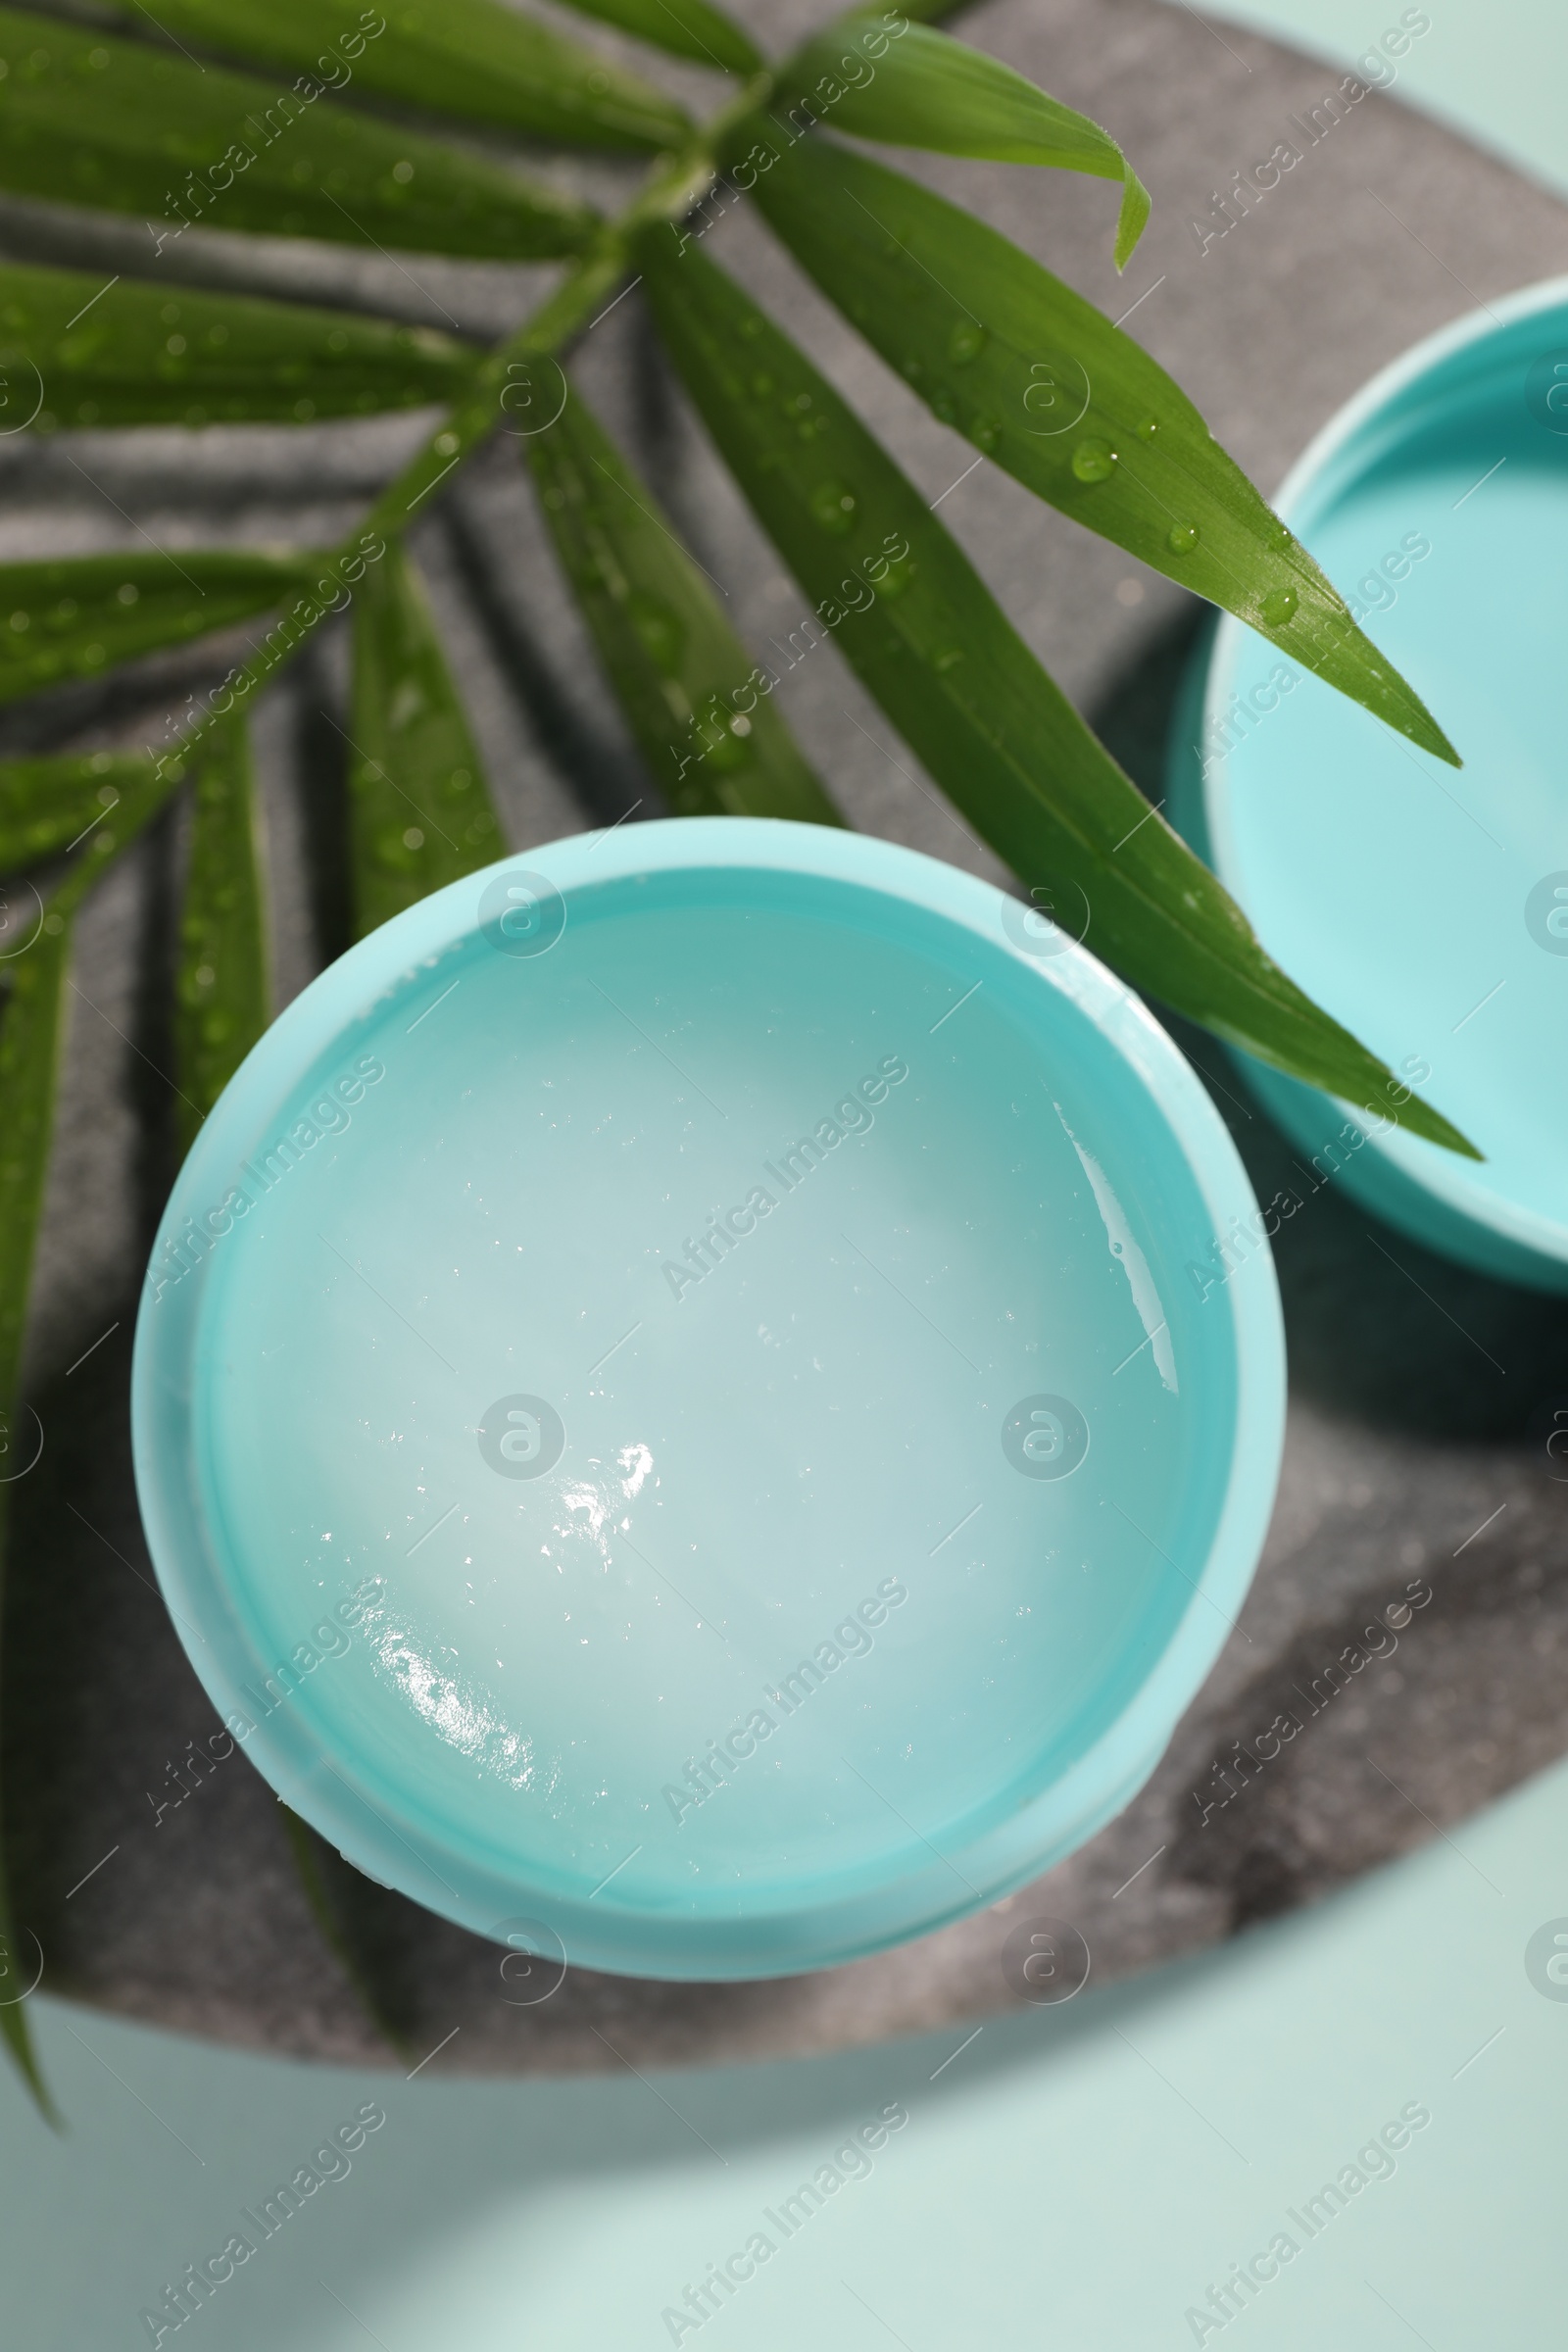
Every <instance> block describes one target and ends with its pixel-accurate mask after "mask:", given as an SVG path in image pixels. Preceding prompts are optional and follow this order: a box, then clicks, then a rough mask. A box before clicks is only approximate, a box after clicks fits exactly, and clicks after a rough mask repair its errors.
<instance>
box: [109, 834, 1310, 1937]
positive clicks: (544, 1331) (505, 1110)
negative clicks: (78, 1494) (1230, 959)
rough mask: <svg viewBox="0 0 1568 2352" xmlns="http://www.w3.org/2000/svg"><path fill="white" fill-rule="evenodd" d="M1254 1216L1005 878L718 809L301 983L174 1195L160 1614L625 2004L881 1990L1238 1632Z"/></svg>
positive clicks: (1190, 1115) (1249, 1478) (389, 1834)
mask: <svg viewBox="0 0 1568 2352" xmlns="http://www.w3.org/2000/svg"><path fill="white" fill-rule="evenodd" d="M1238 1223H1242V1224H1245V1225H1247V1226H1248V1227H1249V1229H1250V1230H1256V1229H1257V1214H1256V1204H1255V1201H1254V1200H1253V1197H1252V1194H1251V1192H1250V1188H1249V1185H1248V1182H1247V1178H1246V1176H1245V1174H1244V1172H1243V1169H1242V1167H1241V1164H1240V1162H1239V1160H1238V1158H1237V1156H1236V1153H1235V1151H1234V1149H1233V1147H1232V1145H1231V1143H1230V1140H1229V1137H1228V1136H1227V1134H1226V1132H1225V1129H1224V1127H1223V1125H1222V1124H1221V1122H1220V1120H1219V1119H1218V1117H1217V1116H1216V1114H1215V1112H1214V1110H1213V1108H1212V1106H1211V1105H1210V1103H1209V1101H1208V1099H1207V1097H1206V1095H1205V1094H1204V1093H1203V1091H1202V1089H1201V1086H1200V1085H1199V1083H1198V1081H1197V1079H1196V1078H1195V1076H1194V1075H1193V1073H1192V1071H1191V1070H1190V1068H1189V1067H1188V1065H1187V1064H1186V1062H1185V1061H1184V1060H1183V1059H1182V1057H1181V1055H1180V1054H1178V1053H1177V1052H1176V1050H1175V1048H1174V1047H1173V1046H1172V1045H1171V1043H1170V1041H1169V1040H1168V1039H1167V1038H1166V1036H1165V1035H1164V1033H1163V1031H1162V1030H1161V1029H1160V1028H1159V1027H1158V1026H1157V1024H1156V1023H1155V1022H1154V1021H1153V1020H1152V1018H1151V1016H1150V1014H1149V1013H1148V1012H1147V1011H1146V1010H1145V1009H1144V1007H1143V1006H1142V1005H1140V1004H1139V1002H1138V1001H1137V999H1136V998H1135V997H1133V996H1132V994H1131V993H1130V992H1129V991H1128V990H1127V989H1126V988H1124V987H1123V986H1122V985H1121V983H1120V982H1119V981H1117V980H1115V979H1114V978H1113V977H1112V976H1111V975H1110V974H1109V973H1108V972H1106V971H1105V970H1104V969H1103V967H1102V966H1101V965H1100V964H1099V963H1098V962H1097V961H1096V960H1095V959H1094V957H1093V956H1089V955H1088V954H1086V953H1085V952H1084V951H1083V950H1082V949H1080V948H1079V947H1077V946H1076V945H1074V944H1073V942H1072V941H1071V940H1069V939H1068V938H1066V937H1065V936H1064V935H1063V934H1062V933H1061V932H1059V931H1057V930H1056V929H1055V928H1054V926H1053V925H1051V924H1050V923H1049V922H1046V921H1044V920H1043V919H1042V918H1041V917H1040V916H1039V915H1038V914H1036V913H1034V912H1033V911H1032V910H1031V909H1030V908H1028V907H1024V906H1022V905H1021V904H1020V903H1018V902H1017V901H1015V900H1013V899H1010V898H1007V897H1005V896H1004V895H1003V894H1002V893H1001V892H999V891H997V890H996V889H994V888H992V887H991V886H990V885H989V884H987V883H983V882H979V881H976V880H974V879H973V878H971V877H970V876H968V875H965V874H962V873H959V872H957V871H956V870H955V869H954V868H952V867H950V866H947V865H943V864H939V863H936V862H935V861H933V860H931V859H929V858H923V857H919V856H917V855H915V854H914V853H913V852H911V851H908V850H905V849H901V848H896V847H894V846H892V845H891V844H889V843H887V842H883V841H877V840H871V839H867V838H865V837H862V836H859V835H857V834H853V833H846V832H837V831H832V830H829V829H826V828H818V827H813V826H805V825H792V824H782V823H771V822H761V821H751V820H746V819H727V818H700V819H699V818H690V819H682V820H675V821H670V822H660V823H650V824H641V825H628V826H624V827H622V828H620V829H619V830H615V831H612V832H609V833H601V834H594V835H585V836H582V837H580V838H577V839H573V840H568V841H561V842H555V843H552V844H550V845H548V846H546V847H543V848H539V849H534V850H530V851H528V852H526V853H524V854H522V855H520V856H518V857H515V858H508V859H506V860H504V861H503V862H502V863H501V864H499V865H496V866H494V867H492V868H491V869H490V870H489V871H487V872H485V873H482V874H477V875H474V876H471V877H470V878H468V879H466V880H465V881H463V882H460V883H454V884H453V885H452V886H451V887H450V888H448V889H446V890H443V891H441V892H439V893H438V894H436V895H435V896H434V897H432V898H430V899H428V900H426V901H424V902H423V903H422V904H421V905H419V906H417V907H414V908H412V909H410V910H409V911H408V912H407V913H405V914H403V915H400V916H399V917H397V919H396V920H394V921H392V922H390V923H388V924H386V925H385V927H384V928H383V929H381V930H379V931H376V932H375V933H373V934H372V935H371V936H370V937H369V938H368V939H366V940H364V941H362V942H361V943H360V944H359V945H358V946H357V947H355V948H354V949H352V950H351V951H350V953H349V954H347V955H346V956H343V957H342V958H341V960H340V961H338V962H337V963H335V964H333V965H332V966H331V968H330V969H329V970H328V971H326V972H324V973H323V974H322V975H321V976H320V978H319V979H318V980H317V981H315V982H314V983H313V985H312V986H311V987H309V988H308V989H307V990H306V991H305V992H304V994H303V995H302V996H300V997H299V998H298V999H297V1000H296V1001H295V1002H294V1003H293V1004H292V1005H289V1007H288V1009H287V1010H286V1011H285V1012H284V1013H283V1014H282V1016H281V1017H280V1018H279V1019H278V1020H277V1021H276V1022H275V1023H274V1025H273V1026H272V1028H271V1029H270V1030H269V1032H268V1033H267V1035H266V1036H265V1037H264V1038H263V1039H262V1041H261V1043H260V1044H259V1045H258V1046H257V1048H256V1049H255V1051H254V1052H253V1053H252V1054H250V1056H249V1058H248V1059H247V1060H246V1061H245V1063H244V1064H243V1066H242V1067H241V1069H240V1070H239V1071H238V1073H237V1074H236V1076H235V1077H234V1079H233V1081H232V1082H231V1084H230V1085H229V1087H228V1088H227V1090H226V1092H225V1093H224V1095H223V1096H222V1098H221V1102H220V1103H218V1105H217V1107H216V1109H215V1110H214V1112H213V1114H212V1116H211V1117H210V1119H209V1120H208V1122H207V1124H206V1126H205V1127H204V1128H203V1130H202V1132H201V1135H200V1137H199V1139H198V1141H197V1143H196V1146H195V1148H194V1150H193V1151H192V1152H191V1154H190V1156H189V1158H188V1159H187V1161H186V1163H185V1165H184V1167H183V1169H182V1171H181V1173H180V1176H179V1179H178V1182H177V1184H176V1186H175V1188H174V1192H173V1197H172V1200H171V1201H170V1204H169V1208H168V1212H167V1214H166V1216H165V1218H164V1222H163V1225H162V1228H161V1230H160V1232H159V1235H158V1240H157V1244H156V1247H155V1249H154V1251H153V1255H152V1260H151V1263H150V1266H149V1269H148V1275H147V1285H146V1291H145V1295H144V1299H143V1303H142V1307H141V1311H140V1318H139V1322H138V1326H137V1335H136V1355H135V1370H134V1398H133V1420H134V1443H135V1461H136V1475H137V1482H138V1489H139V1493H140V1498H141V1505H142V1511H143V1516H144V1520H145V1525H146V1530H147V1536H148V1541H149V1544H150V1545H151V1549H152V1554H153V1558H154V1560H155V1562H156V1565H157V1570H158V1575H159V1578H160V1580H161V1583H162V1586H163V1590H164V1593H165V1594H166V1596H167V1599H168V1602H169V1605H170V1608H171V1610H172V1614H173V1617H174V1620H175V1622H176V1624H177V1626H178V1628H179V1631H180V1633H181V1636H182V1638H183V1640H184V1642H185V1644H186V1647H187V1649H188V1652H189V1655H190V1659H191V1663H192V1665H193V1666H194V1668H195V1670H196V1672H197V1674H198V1675H199V1676H200V1678H201V1681H202V1683H203V1684H204V1686H205V1688H206V1690H207V1691H208V1692H209V1693H210V1695H211V1697H212V1699H213V1702H214V1704H215V1705H216V1706H217V1707H218V1709H219V1710H220V1712H221V1715H222V1716H223V1718H224V1720H225V1722H227V1723H228V1725H229V1727H230V1729H231V1730H232V1731H233V1733H234V1735H235V1737H236V1738H237V1739H239V1740H240V1741H241V1743H242V1744H243V1745H244V1747H245V1749H246V1751H247V1752H248V1753H249V1755H250V1756H251V1758H252V1760H253V1761H254V1762H255V1763H256V1765H257V1766H258V1767H259V1769H260V1770H261V1771H262V1772H263V1773H264V1774H265V1775H266V1777H267V1779H268V1780H269V1781H270V1783H271V1784H272V1786H273V1787H274V1788H275V1789H277V1790H278V1791H279V1793H280V1794H281V1795H282V1796H284V1797H285V1798H286V1799H287V1801H288V1802H289V1804H290V1805H292V1806H294V1807H295V1808H296V1809H297V1810H298V1811H299V1812H300V1813H301V1814H302V1815H304V1817H305V1818H306V1819H307V1820H308V1821H310V1822H312V1823H313V1824H314V1825H315V1826H316V1828H317V1829H318V1830H319V1831H320V1832H321V1834H322V1835H323V1836H324V1837H326V1838H329V1839H331V1841H332V1842H333V1844H334V1845H336V1846H337V1847H339V1848H340V1849H341V1850H342V1852H343V1853H344V1854H346V1855H347V1856H348V1858H349V1859H350V1860H351V1861H352V1862H354V1863H356V1864H357V1865H358V1866H359V1867H360V1868H361V1869H363V1870H364V1871H366V1872H368V1874H369V1875H371V1876H372V1877H374V1878H375V1879H377V1880H379V1881H381V1882H383V1883H384V1884H387V1885H390V1886H393V1887H399V1888H401V1889H402V1890H403V1891H404V1892H405V1893H407V1894H409V1895H411V1896H412V1897H414V1898H415V1899H416V1900H417V1901H418V1902H420V1903H422V1904H425V1905H427V1906H428V1907H429V1908H430V1909H432V1910H434V1911H437V1912H440V1913H443V1914H445V1915H446V1916H447V1917H448V1918H450V1919H453V1920H456V1921H458V1922H460V1923H461V1924H462V1925H463V1926H465V1927H466V1928H469V1929H472V1930H474V1931H476V1932H477V1933H479V1934H481V1935H485V1936H492V1937H494V1938H495V1939H497V1940H498V1941H500V1942H508V1941H510V1942H512V1943H513V1944H515V1945H516V1946H517V1947H518V1948H519V1949H521V1950H523V1951H526V1952H531V1953H537V1954H539V1955H540V1956H541V1958H544V1959H547V1960H548V1961H551V1962H555V1963H565V1964H572V1965H582V1966H586V1967H590V1968H596V1969H608V1970H613V1971H618V1972H620V1973H622V1974H626V1975H642V1976H649V1977H663V1978H687V1979H710V1980H719V1979H732V1978H748V1977H767V1976H779V1975H784V1974H788V1973H791V1972H794V1971H797V1970H804V1969H812V1968H821V1967H826V1966H828V1965H830V1964H832V1963H834V1962H837V1961H843V1960H847V1959H851V1958H854V1957H856V1956H857V1955H859V1954H862V1953H866V1952H869V1951H873V1950H875V1949H877V1948H878V1947H880V1946H883V1945H886V1944H890V1943H893V1942H896V1941H899V1940H900V1939H903V1938H905V1937H908V1936H916V1935H919V1934H920V1933H922V1932H923V1931H925V1930H928V1929H932V1928H935V1927H937V1926H939V1925H941V1924H942V1923H943V1922H944V1921H946V1920H950V1919H952V1918H954V1917H956V1915H958V1914H960V1913H964V1912H967V1911H971V1910H973V1909H975V1908H976V1907H978V1906H980V1905H983V1904H986V1903H989V1902H993V1901H995V1900H996V1899H997V1898H998V1897H999V1896H1001V1895H1002V1894H1005V1892H1007V1891H1008V1890H1009V1889H1010V1888H1012V1887H1017V1886H1019V1885H1021V1884H1023V1883H1024V1882H1026V1881H1028V1880H1029V1879H1031V1878H1033V1877H1034V1876H1035V1875H1036V1874H1037V1873H1039V1872H1040V1871H1042V1870H1043V1869H1045V1868H1046V1867H1047V1866H1048V1865H1049V1864H1051V1863H1052V1862H1054V1861H1055V1860H1057V1859H1058V1858H1059V1857H1060V1856H1062V1855H1063V1854H1065V1853H1067V1852H1068V1851H1070V1850H1071V1849H1072V1848H1073V1847H1074V1846H1076V1845H1078V1844H1079V1843H1081V1841H1082V1840H1083V1839H1084V1838H1087V1837H1089V1836H1090V1834H1091V1833H1092V1832H1093V1831H1094V1830H1095V1829H1096V1828H1097V1827H1099V1826H1100V1825H1101V1824H1102V1823H1103V1822H1104V1821H1105V1820H1107V1819H1108V1818H1109V1817H1110V1816H1111V1815H1113V1814H1114V1813H1115V1812H1116V1811H1117V1810H1118V1809H1119V1808H1120V1807H1121V1806H1123V1805H1124V1804H1125V1803H1126V1802H1127V1800H1128V1799H1129V1797H1130V1796H1132V1794H1133V1793H1134V1792H1135V1791H1136V1790H1137V1789H1138V1788H1139V1787H1140V1786H1141V1785H1142V1783H1143V1782H1144V1781H1145V1779H1146V1778H1147V1777H1148V1775H1149V1773H1150V1772H1151V1771H1152V1768H1153V1766H1154V1764H1155V1763H1156V1761H1157V1760H1158V1758H1159V1755H1160V1753H1161V1751H1162V1750H1163V1748H1164V1747H1165V1745H1166V1743H1167V1741H1168V1740H1169V1739H1170V1736H1171V1733H1172V1731H1173V1729H1174V1727H1175V1725H1176V1722H1177V1720H1178V1718H1179V1717H1180V1715H1181V1714H1182V1712H1183V1710H1184V1709H1185V1708H1186V1706H1187V1705H1188V1703H1189V1701H1190V1700H1191V1699H1192V1697H1193V1695H1194V1693H1195V1692H1196V1691H1197V1690H1198V1689H1199V1686H1200V1685H1201V1682H1202V1680H1203V1677H1204V1675H1205V1673H1206V1672H1207V1670H1208V1667H1209V1665H1210V1664H1211V1662H1212V1660H1213V1658H1214V1656H1215V1654H1216V1652H1217V1651H1218V1650H1219V1648H1220V1646H1221V1644H1222V1643H1223V1642H1224V1641H1225V1639H1226V1637H1227V1634H1228V1633H1229V1631H1230V1630H1231V1627H1232V1625H1233V1622H1234V1619H1235V1616H1236V1612H1237V1610H1238V1608H1239V1607H1240V1606H1241V1603H1242V1600H1243V1598H1244V1596H1245V1594H1246V1592H1247V1588H1248V1584H1249V1580H1250V1576H1251V1573H1252V1569H1253V1566H1254V1563H1255V1561H1256V1558H1257V1554H1258V1551H1259V1548H1260V1545H1261V1543H1262V1540H1263V1535H1264V1531H1265V1528H1266V1525H1267V1521H1268V1516H1269V1510H1270V1505H1271V1502H1272V1498H1273V1494H1274V1486H1275V1480H1276V1475H1277V1471H1278V1464H1279V1454H1280V1444H1281V1433H1282V1426H1283V1412H1284V1360H1283V1345H1282V1336H1281V1325H1280V1315H1279V1303H1278V1297H1277V1292H1276V1289H1275V1283H1274V1273H1273V1267H1272V1264H1271V1262H1270V1260H1269V1254H1268V1251H1267V1249H1266V1248H1265V1247H1258V1248H1256V1249H1255V1250H1252V1251H1251V1252H1250V1255H1248V1256H1247V1257H1246V1258H1245V1260H1244V1261H1243V1262H1242V1263H1241V1264H1240V1265H1239V1267H1238V1270H1237V1272H1236V1274H1235V1276H1234V1278H1233V1279H1231V1280H1229V1281H1227V1282H1224V1283H1221V1284H1216V1283H1214V1281H1213V1280H1212V1264H1213V1259H1212V1251H1213V1247H1214V1243H1215V1241H1216V1238H1218V1237H1223V1236H1226V1235H1227V1234H1230V1233H1232V1232H1233V1231H1234V1230H1235V1228H1236V1227H1237V1225H1238ZM1205 1266H1206V1268H1207V1271H1206V1272H1205V1271H1203V1269H1204V1268H1205Z"/></svg>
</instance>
